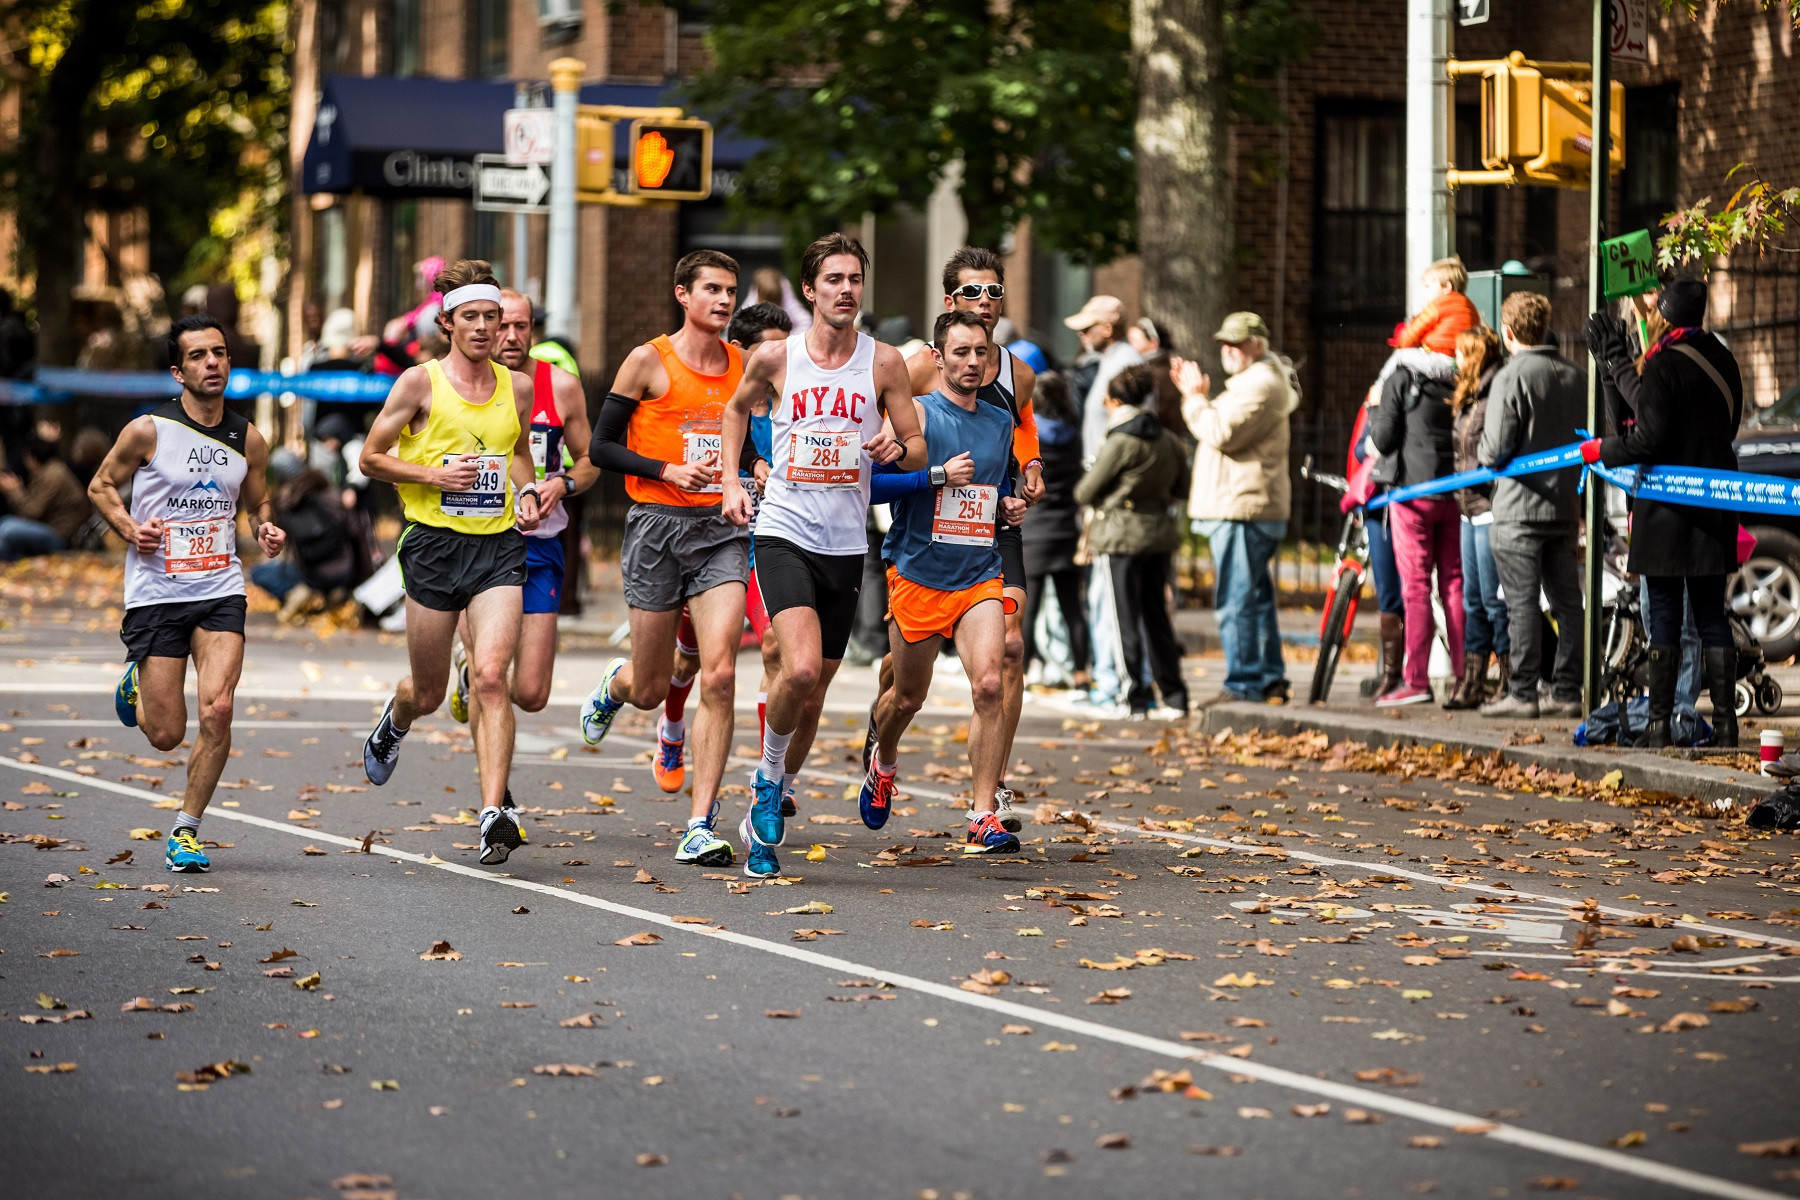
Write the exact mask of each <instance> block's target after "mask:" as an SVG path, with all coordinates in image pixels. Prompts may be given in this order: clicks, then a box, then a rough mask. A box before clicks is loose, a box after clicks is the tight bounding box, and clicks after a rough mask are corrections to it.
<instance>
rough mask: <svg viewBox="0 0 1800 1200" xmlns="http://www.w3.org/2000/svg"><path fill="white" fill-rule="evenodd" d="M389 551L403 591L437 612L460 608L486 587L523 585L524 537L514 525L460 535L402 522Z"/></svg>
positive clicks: (452, 531)
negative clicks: (396, 542)
mask: <svg viewBox="0 0 1800 1200" xmlns="http://www.w3.org/2000/svg"><path fill="white" fill-rule="evenodd" d="M395 553H397V554H399V556H400V577H401V579H402V580H403V581H404V582H405V584H406V594H407V595H408V596H410V597H411V598H412V599H414V600H416V601H418V602H419V603H420V604H422V605H424V606H425V607H426V608H429V609H433V610H435V611H437V612H462V611H463V610H464V609H466V608H468V607H469V601H470V600H472V599H474V598H475V597H476V596H477V595H479V594H480V593H482V592H485V591H487V590H489V589H490V588H498V587H516V588H523V587H524V586H525V535H524V534H522V533H520V532H519V531H518V530H516V529H503V530H501V531H500V532H499V533H462V532H460V531H458V530H455V529H439V528H438V527H437V526H435V525H408V526H407V527H406V528H405V529H404V530H403V531H402V532H401V534H400V545H399V546H398V547H397V548H396V550H395Z"/></svg>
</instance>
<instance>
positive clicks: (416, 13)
mask: <svg viewBox="0 0 1800 1200" xmlns="http://www.w3.org/2000/svg"><path fill="white" fill-rule="evenodd" d="M424 9H425V0H394V37H393V47H394V74H396V75H401V76H405V75H417V74H419V73H420V72H421V71H423V70H424V69H425V40H424V32H425V31H424Z"/></svg>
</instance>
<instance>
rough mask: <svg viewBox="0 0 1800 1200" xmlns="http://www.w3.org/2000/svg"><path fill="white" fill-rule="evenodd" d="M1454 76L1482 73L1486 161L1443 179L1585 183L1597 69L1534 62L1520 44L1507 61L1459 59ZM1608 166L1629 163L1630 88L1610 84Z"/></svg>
mask: <svg viewBox="0 0 1800 1200" xmlns="http://www.w3.org/2000/svg"><path fill="white" fill-rule="evenodd" d="M1448 71H1449V75H1450V78H1452V79H1458V78H1461V77H1463V76H1465V75H1477V76H1480V78H1481V163H1482V166H1483V168H1485V169H1484V170H1480V171H1459V170H1457V169H1456V166H1455V164H1454V163H1452V164H1450V168H1449V170H1447V171H1446V172H1445V181H1446V182H1447V183H1448V184H1449V186H1450V187H1452V188H1456V187H1461V186H1466V185H1470V184H1495V183H1499V184H1506V185H1507V186H1509V187H1510V186H1512V185H1513V184H1516V183H1526V184H1536V185H1539V186H1548V187H1568V188H1585V187H1587V186H1588V182H1589V179H1590V176H1591V173H1592V162H1591V155H1592V154H1593V147H1594V137H1593V129H1594V96H1593V87H1592V84H1591V82H1590V81H1591V79H1592V75H1593V72H1592V68H1591V67H1590V65H1589V64H1587V63H1584V62H1534V61H1532V60H1530V59H1528V58H1526V57H1525V56H1524V55H1523V54H1521V53H1520V52H1519V51H1517V50H1515V51H1513V52H1512V53H1511V54H1509V55H1507V56H1506V57H1505V58H1503V59H1491V60H1487V61H1481V62H1458V61H1455V60H1452V61H1451V62H1450V64H1449V66H1448ZM1610 89H1611V102H1610V105H1609V116H1608V121H1607V125H1608V137H1607V142H1608V148H1609V151H1610V153H1609V160H1608V164H1607V165H1608V167H1609V168H1610V170H1611V172H1612V173H1613V174H1617V173H1618V172H1620V171H1622V170H1624V169H1625V88H1624V86H1623V85H1621V84H1618V83H1613V84H1611V85H1610Z"/></svg>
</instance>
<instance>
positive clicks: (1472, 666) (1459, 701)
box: [1444, 654, 1488, 712]
mask: <svg viewBox="0 0 1800 1200" xmlns="http://www.w3.org/2000/svg"><path fill="white" fill-rule="evenodd" d="M1487 665H1488V656H1487V655H1485V654H1465V655H1463V673H1462V681H1461V682H1459V683H1458V684H1457V685H1456V690H1455V691H1453V692H1451V693H1450V698H1449V699H1448V700H1446V701H1444V707H1445V708H1446V709H1447V710H1449V711H1450V712H1460V711H1462V710H1465V709H1470V708H1480V707H1481V705H1482V703H1483V702H1484V701H1486V699H1487Z"/></svg>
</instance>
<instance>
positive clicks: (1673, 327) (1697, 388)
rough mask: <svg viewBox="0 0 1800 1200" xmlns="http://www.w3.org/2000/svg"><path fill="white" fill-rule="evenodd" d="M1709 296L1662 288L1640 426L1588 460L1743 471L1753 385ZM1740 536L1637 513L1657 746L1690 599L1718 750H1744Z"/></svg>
mask: <svg viewBox="0 0 1800 1200" xmlns="http://www.w3.org/2000/svg"><path fill="white" fill-rule="evenodd" d="M1706 296H1707V289H1706V284H1705V283H1704V282H1702V281H1701V280H1698V279H1676V280H1674V281H1672V282H1671V283H1669V285H1668V286H1666V287H1665V288H1663V290H1662V294H1661V295H1660V296H1659V297H1658V298H1657V302H1656V311H1657V313H1658V315H1659V316H1660V317H1661V319H1662V321H1663V322H1664V323H1666V324H1667V329H1666V330H1665V331H1664V332H1663V333H1662V334H1661V335H1660V336H1658V337H1656V338H1654V339H1653V341H1652V342H1651V345H1650V346H1649V347H1648V348H1647V349H1646V350H1645V352H1644V358H1643V371H1642V378H1641V379H1640V381H1639V386H1638V391H1637V398H1636V399H1637V419H1636V420H1635V421H1633V422H1632V423H1631V424H1630V425H1629V426H1628V427H1627V428H1625V429H1624V430H1623V431H1622V432H1620V433H1619V434H1617V435H1615V436H1612V437H1608V438H1605V439H1594V440H1591V441H1588V442H1586V443H1584V444H1583V445H1582V448H1581V456H1582V458H1583V459H1584V460H1585V461H1587V462H1590V463H1591V462H1595V461H1599V462H1603V463H1605V464H1606V465H1607V466H1609V467H1623V466H1629V465H1632V464H1639V465H1642V466H1646V467H1652V466H1681V467H1704V468H1710V469H1712V470H1718V471H1735V470H1737V465H1738V462H1737V452H1736V451H1735V450H1734V449H1733V448H1732V441H1733V439H1734V438H1735V437H1736V436H1737V428H1738V421H1739V419H1740V417H1741V416H1742V415H1743V409H1744V385H1743V380H1742V378H1741V376H1740V375H1739V373H1738V365H1737V360H1736V359H1735V358H1733V357H1732V354H1731V351H1730V350H1728V349H1726V348H1725V344H1724V343H1723V342H1721V341H1720V340H1719V339H1718V338H1717V337H1715V336H1714V335H1713V334H1711V333H1708V332H1707V331H1706V330H1704V329H1702V328H1701V324H1702V322H1703V321H1704V320H1705V317H1706ZM1737 527H1738V519H1737V516H1736V515H1735V514H1734V513H1731V512H1728V511H1725V510H1723V509H1716V508H1698V507H1695V506H1693V505H1688V504H1670V503H1667V502H1665V501H1660V500H1650V499H1644V498H1641V497H1640V498H1639V499H1638V500H1637V501H1636V502H1635V504H1634V505H1633V508H1632V533H1631V553H1630V557H1629V559H1628V560H1627V564H1626V565H1627V568H1628V569H1629V570H1631V571H1634V572H1636V573H1637V574H1639V575H1643V576H1645V577H1646V579H1647V580H1648V587H1649V591H1650V611H1649V613H1648V614H1647V619H1646V624H1647V625H1648V626H1649V636H1650V668H1649V670H1650V725H1649V730H1648V733H1647V736H1646V742H1645V744H1646V745H1649V746H1667V745H1668V744H1669V715H1670V712H1671V710H1672V708H1673V706H1674V696H1675V676H1676V671H1677V670H1678V668H1679V666H1680V661H1681V649H1680V645H1679V642H1680V636H1681V619H1682V597H1683V596H1684V595H1685V596H1686V597H1687V600H1688V602H1689V603H1690V604H1691V605H1692V607H1693V612H1694V622H1695V624H1696V625H1697V626H1698V627H1699V631H1700V645H1701V647H1702V650H1701V664H1702V671H1703V674H1704V676H1705V679H1706V689H1707V692H1708V693H1709V694H1710V695H1711V697H1712V705H1713V728H1714V730H1715V732H1716V735H1717V737H1716V741H1717V744H1718V745H1720V746H1735V745H1737V706H1736V685H1737V654H1736V651H1735V650H1734V649H1733V646H1732V641H1731V625H1730V623H1729V622H1728V621H1727V620H1726V617H1725V581H1726V578H1727V577H1728V576H1729V575H1730V574H1731V572H1732V571H1734V570H1736V569H1737Z"/></svg>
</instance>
